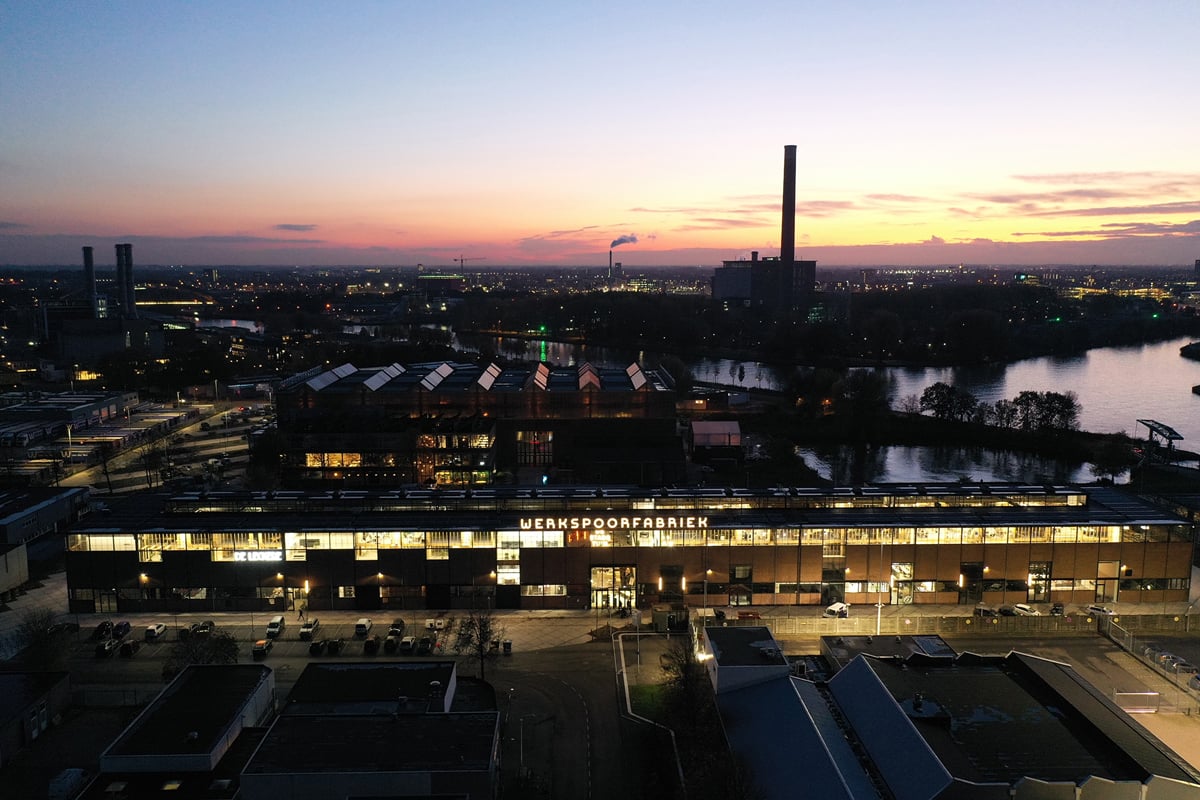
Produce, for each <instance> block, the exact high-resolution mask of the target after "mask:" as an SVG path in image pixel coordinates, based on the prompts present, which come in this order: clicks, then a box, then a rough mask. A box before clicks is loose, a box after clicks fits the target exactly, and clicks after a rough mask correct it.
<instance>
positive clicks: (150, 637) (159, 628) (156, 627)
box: [146, 622, 167, 642]
mask: <svg viewBox="0 0 1200 800" xmlns="http://www.w3.org/2000/svg"><path fill="white" fill-rule="evenodd" d="M166 635H167V626H166V625H164V624H163V623H161V622H155V623H152V624H150V625H147V626H146V641H147V642H153V641H157V640H158V639H160V638H162V637H163V636H166Z"/></svg>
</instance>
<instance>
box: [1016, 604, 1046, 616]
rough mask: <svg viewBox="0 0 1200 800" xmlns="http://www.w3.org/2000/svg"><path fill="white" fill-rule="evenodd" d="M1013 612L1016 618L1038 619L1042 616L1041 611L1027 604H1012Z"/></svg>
mask: <svg viewBox="0 0 1200 800" xmlns="http://www.w3.org/2000/svg"><path fill="white" fill-rule="evenodd" d="M1013 611H1015V612H1016V613H1017V616H1018V617H1040V616H1041V615H1042V612H1041V611H1038V610H1037V609H1036V608H1034V607H1033V606H1031V605H1029V604H1028V603H1014V604H1013Z"/></svg>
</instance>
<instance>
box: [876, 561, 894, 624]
mask: <svg viewBox="0 0 1200 800" xmlns="http://www.w3.org/2000/svg"><path fill="white" fill-rule="evenodd" d="M879 571H880V572H881V573H882V572H883V571H884V570H883V537H880V539H879ZM891 582H892V581H891V576H890V575H889V576H888V584H889V585H891ZM882 625H883V575H880V581H879V583H877V584H875V635H876V636H878V635H879V630H880V628H881V627H882Z"/></svg>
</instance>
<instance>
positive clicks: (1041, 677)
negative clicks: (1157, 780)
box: [829, 652, 1200, 784]
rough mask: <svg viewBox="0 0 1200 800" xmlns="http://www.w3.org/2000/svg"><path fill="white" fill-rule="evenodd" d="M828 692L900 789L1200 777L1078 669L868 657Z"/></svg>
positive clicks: (1039, 661)
mask: <svg viewBox="0 0 1200 800" xmlns="http://www.w3.org/2000/svg"><path fill="white" fill-rule="evenodd" d="M829 686H830V689H831V691H832V693H833V696H834V698H835V699H836V701H837V703H838V706H839V707H840V708H841V709H842V710H843V712H844V713H846V716H847V718H848V719H849V721H850V724H851V726H852V728H853V730H854V731H855V734H856V735H857V736H858V737H859V739H861V740H862V742H863V744H864V746H865V748H866V750H867V752H868V753H869V754H870V756H871V758H872V760H873V761H875V763H876V764H878V765H879V766H880V769H881V771H882V772H883V773H884V774H885V775H886V776H888V781H889V783H891V782H893V781H899V783H902V784H907V783H908V782H909V781H910V780H917V781H921V780H933V781H934V782H935V783H936V782H937V780H936V779H935V778H934V774H940V773H941V770H945V773H948V775H949V776H952V777H953V778H954V779H956V780H960V781H962V780H965V781H970V782H975V783H997V782H1003V783H1011V782H1013V781H1016V780H1018V779H1020V778H1022V777H1030V778H1037V779H1039V780H1044V781H1079V780H1082V779H1084V778H1087V777H1089V776H1096V777H1100V778H1106V779H1109V780H1115V781H1143V780H1145V779H1147V778H1148V777H1150V776H1151V775H1161V776H1164V777H1168V778H1172V779H1175V780H1180V781H1187V782H1196V781H1197V779H1198V778H1200V775H1198V774H1197V773H1196V772H1195V771H1194V770H1193V769H1191V768H1190V767H1187V766H1186V764H1185V762H1183V761H1182V759H1179V758H1178V757H1177V756H1175V755H1174V754H1173V753H1171V751H1170V750H1169V749H1167V748H1166V747H1165V746H1164V745H1162V744H1161V743H1159V742H1158V741H1157V740H1155V739H1153V737H1151V736H1150V735H1149V734H1147V733H1146V732H1145V731H1144V730H1142V729H1141V728H1140V727H1139V726H1137V725H1136V724H1135V723H1133V722H1132V721H1131V720H1130V719H1129V718H1128V716H1127V715H1126V714H1125V713H1124V712H1122V711H1121V710H1120V709H1119V708H1117V706H1116V705H1115V704H1113V703H1112V702H1111V701H1109V700H1108V699H1107V698H1105V697H1104V696H1102V695H1100V694H1099V693H1098V692H1097V691H1096V690H1095V689H1094V688H1093V687H1091V686H1090V685H1089V684H1088V683H1087V681H1085V680H1083V679H1082V678H1081V677H1080V676H1079V675H1078V673H1076V672H1075V670H1073V669H1072V668H1071V667H1070V666H1069V665H1067V664H1061V663H1058V662H1055V661H1050V660H1048V659H1044V658H1038V657H1036V656H1030V655H1026V654H1023V653H1016V652H1013V653H1010V654H1009V655H1007V656H1004V657H980V656H973V655H970V654H966V655H962V656H959V657H958V658H957V659H956V660H954V661H950V662H947V661H945V660H942V659H928V658H923V657H916V658H908V659H900V658H874V657H870V656H861V657H859V658H857V659H855V660H854V661H853V662H852V663H851V664H850V665H848V666H847V668H845V669H843V670H842V671H841V672H839V673H838V674H837V675H835V676H834V677H833V678H831V679H830V681H829ZM881 689H882V691H881ZM914 734H915V736H917V737H919V739H920V740H921V741H923V742H924V744H925V748H928V750H927V751H926V749H925V748H923V747H920V746H919V745H917V744H916V740H914V738H913V737H914ZM922 752H928V753H929V754H931V755H932V756H933V757H934V758H935V759H936V762H938V763H939V764H940V768H934V767H933V766H932V762H929V763H928V764H926V763H925V762H924V760H923V759H921V758H917V757H915V754H918V753H922ZM923 765H924V766H923ZM925 767H928V768H925Z"/></svg>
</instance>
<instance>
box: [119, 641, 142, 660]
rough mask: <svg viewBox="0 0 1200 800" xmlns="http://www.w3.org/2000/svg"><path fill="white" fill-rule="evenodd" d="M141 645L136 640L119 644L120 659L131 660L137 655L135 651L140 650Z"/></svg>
mask: <svg viewBox="0 0 1200 800" xmlns="http://www.w3.org/2000/svg"><path fill="white" fill-rule="evenodd" d="M141 646H142V643H141V642H139V641H138V640H137V639H130V640H129V641H127V642H121V658H133V657H134V656H135V655H137V651H138V650H139V649H140V648H141Z"/></svg>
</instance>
